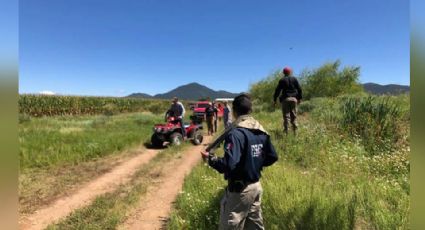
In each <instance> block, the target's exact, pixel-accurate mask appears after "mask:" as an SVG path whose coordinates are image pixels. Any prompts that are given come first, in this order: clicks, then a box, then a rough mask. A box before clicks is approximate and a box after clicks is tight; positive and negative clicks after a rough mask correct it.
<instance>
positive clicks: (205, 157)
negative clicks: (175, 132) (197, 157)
mask: <svg viewBox="0 0 425 230" xmlns="http://www.w3.org/2000/svg"><path fill="white" fill-rule="evenodd" d="M209 155H210V154H209V153H208V152H207V151H205V150H201V156H202V158H203V159H208V156H209Z"/></svg>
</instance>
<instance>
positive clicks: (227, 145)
mask: <svg viewBox="0 0 425 230" xmlns="http://www.w3.org/2000/svg"><path fill="white" fill-rule="evenodd" d="M241 146H242V145H241V143H240V141H239V140H238V138H237V137H235V136H234V135H232V134H229V135H228V136H227V137H226V139H225V141H224V157H215V156H209V158H208V164H209V165H210V166H211V167H213V168H214V169H215V170H217V171H218V172H219V173H225V172H230V171H232V170H234V169H235V168H236V165H237V164H238V163H239V160H240V158H241Z"/></svg>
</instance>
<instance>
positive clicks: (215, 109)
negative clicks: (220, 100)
mask: <svg viewBox="0 0 425 230" xmlns="http://www.w3.org/2000/svg"><path fill="white" fill-rule="evenodd" d="M212 107H213V110H214V133H216V132H217V120H218V108H217V106H215V102H213V103H212Z"/></svg>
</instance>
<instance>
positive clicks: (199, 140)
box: [192, 130, 204, 145]
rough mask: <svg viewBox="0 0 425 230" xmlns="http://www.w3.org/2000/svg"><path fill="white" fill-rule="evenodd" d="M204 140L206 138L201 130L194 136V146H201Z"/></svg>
mask: <svg viewBox="0 0 425 230" xmlns="http://www.w3.org/2000/svg"><path fill="white" fill-rule="evenodd" d="M203 140H204V136H203V135H202V132H201V130H196V131H195V133H194V134H193V139H192V143H193V144H194V145H200V144H201V143H202V141H203Z"/></svg>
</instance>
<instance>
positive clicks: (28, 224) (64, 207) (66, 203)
mask: <svg viewBox="0 0 425 230" xmlns="http://www.w3.org/2000/svg"><path fill="white" fill-rule="evenodd" d="M159 151H160V150H153V149H146V150H143V152H142V154H140V155H137V156H135V157H133V158H131V159H129V160H127V161H125V162H123V163H121V164H120V165H118V166H117V167H115V168H114V169H112V170H111V171H110V172H108V173H105V174H103V175H102V176H100V177H98V178H97V179H94V180H93V181H91V182H89V183H87V184H86V185H84V186H83V187H82V188H80V189H79V190H77V191H76V192H75V193H74V194H72V195H69V196H66V197H62V198H59V199H57V200H56V201H54V202H53V203H52V204H51V205H48V206H47V207H43V208H41V209H39V210H37V211H35V212H34V213H33V214H31V215H28V216H22V217H21V218H20V221H19V228H20V229H24V230H26V229H34V230H38V229H44V228H46V227H47V226H48V225H49V224H52V223H54V222H56V221H58V220H59V219H61V218H63V217H65V216H67V215H69V214H70V213H71V212H72V211H74V210H76V209H78V208H82V207H84V206H87V205H89V204H90V203H91V202H92V201H93V200H94V199H95V198H96V197H97V196H99V195H102V194H105V193H107V192H112V191H114V190H115V189H117V187H118V186H119V185H121V184H124V183H126V182H128V181H129V180H130V179H131V177H132V175H133V174H134V173H135V172H136V171H137V170H138V169H139V168H140V167H141V166H142V165H144V164H146V163H148V162H149V161H150V160H151V159H152V158H154V157H155V156H156V155H157V154H158V152H159Z"/></svg>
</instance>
